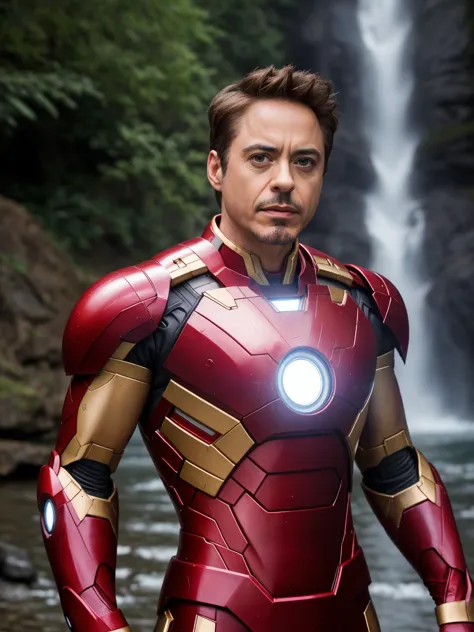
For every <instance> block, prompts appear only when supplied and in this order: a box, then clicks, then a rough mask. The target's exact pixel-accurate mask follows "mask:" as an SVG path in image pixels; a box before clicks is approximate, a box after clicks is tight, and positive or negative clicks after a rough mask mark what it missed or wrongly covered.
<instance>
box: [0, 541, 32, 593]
mask: <svg viewBox="0 0 474 632" xmlns="http://www.w3.org/2000/svg"><path fill="white" fill-rule="evenodd" d="M0 578H1V579H3V580H6V581H9V582H21V583H24V584H28V585H31V584H32V583H33V582H34V581H35V580H36V571H35V570H34V568H33V566H32V564H31V561H30V558H29V557H28V554H27V553H26V551H24V550H23V549H20V548H18V547H16V546H13V545H12V544H5V543H3V542H0Z"/></svg>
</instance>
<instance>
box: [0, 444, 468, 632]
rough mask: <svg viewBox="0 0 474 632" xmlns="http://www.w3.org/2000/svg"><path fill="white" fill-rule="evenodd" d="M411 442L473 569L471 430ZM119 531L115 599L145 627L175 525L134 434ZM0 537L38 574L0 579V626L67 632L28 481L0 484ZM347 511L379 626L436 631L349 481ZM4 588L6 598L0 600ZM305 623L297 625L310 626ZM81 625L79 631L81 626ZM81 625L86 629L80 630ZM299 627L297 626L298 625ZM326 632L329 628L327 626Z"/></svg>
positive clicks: (429, 606) (140, 630)
mask: <svg viewBox="0 0 474 632" xmlns="http://www.w3.org/2000/svg"><path fill="white" fill-rule="evenodd" d="M416 443H417V446H418V447H419V448H421V450H422V451H423V452H424V454H425V455H426V456H427V457H428V458H429V459H430V460H432V461H433V462H434V463H435V464H436V465H437V466H438V469H439V470H440V473H441V475H442V476H443V478H444V480H445V482H446V484H447V487H448V491H449V493H450V495H451V499H452V502H453V507H454V511H455V514H456V517H457V520H458V526H459V530H460V533H461V537H462V540H463V543H464V547H465V552H466V555H467V559H468V563H470V565H471V567H472V568H474V504H473V498H474V464H473V463H472V459H471V455H472V451H473V449H474V436H473V437H469V436H467V437H466V436H464V435H461V434H457V435H453V436H450V437H447V436H444V437H443V439H442V441H440V438H439V436H438V435H436V436H431V435H422V436H420V437H418V438H417V440H416ZM115 480H116V482H117V484H118V487H119V490H120V513H121V520H120V536H119V556H118V572H117V591H118V595H119V602H120V605H121V607H122V608H123V610H124V612H125V614H126V616H127V618H128V619H129V622H130V624H131V626H132V632H151V631H152V630H153V627H154V625H155V608H156V601H157V597H158V593H159V589H160V585H161V582H162V578H163V574H164V571H165V568H166V566H167V563H168V560H169V558H170V557H171V556H172V555H174V553H175V551H176V543H177V538H178V524H177V520H176V517H175V514H174V509H173V506H172V505H171V502H170V500H169V499H168V496H167V494H166V492H165V490H164V488H163V486H162V484H161V482H160V481H159V479H158V477H157V475H156V473H155V471H154V468H153V465H152V463H151V460H150V458H149V457H148V455H147V453H146V451H145V448H144V447H143V445H142V444H141V443H140V441H139V440H137V439H134V440H133V441H132V443H131V444H130V445H129V447H128V449H127V452H126V455H125V457H124V459H123V461H122V463H121V464H120V467H119V468H118V471H117V474H116V476H115ZM0 507H2V515H1V518H0V540H3V541H7V542H11V543H13V544H16V545H19V546H24V547H26V548H27V549H28V551H29V553H30V555H31V557H32V559H33V562H34V564H35V566H36V568H37V569H38V571H39V579H38V582H37V584H36V585H35V586H34V587H33V589H31V590H29V589H27V588H24V587H21V586H17V587H15V586H10V587H8V589H7V590H5V589H4V588H3V590H2V587H1V586H0V632H65V630H66V627H65V624H64V620H63V618H62V614H61V611H60V608H59V605H58V598H57V593H56V589H55V585H54V583H53V581H52V576H51V571H50V569H49V566H48V562H47V559H46V554H45V552H44V549H43V544H42V539H41V535H40V528H39V519H38V515H37V512H36V491H35V486H34V483H32V482H29V483H26V482H18V483H9V484H6V485H3V486H0ZM353 510H354V514H355V516H354V519H355V523H356V528H357V531H358V535H359V540H360V542H361V545H362V546H363V548H364V550H365V553H366V556H367V559H368V563H369V567H370V570H371V574H372V579H373V584H372V589H371V592H372V595H373V599H374V602H375V605H376V607H377V610H378V613H379V617H380V620H381V625H382V631H383V632H434V630H436V629H437V627H436V624H435V619H434V614H433V603H432V601H431V598H430V597H429V595H428V593H427V591H426V590H425V588H424V587H423V584H422V583H421V581H420V580H419V579H418V577H417V575H416V574H415V573H414V571H413V570H412V569H411V568H410V567H409V565H408V564H407V562H406V561H405V560H404V558H403V557H402V556H401V554H400V553H399V552H398V551H397V550H396V548H395V547H394V546H393V545H392V543H391V542H390V540H389V539H388V537H387V536H386V535H385V533H384V531H383V530H382V528H381V527H380V525H379V524H378V522H377V520H376V519H375V517H374V515H373V514H372V512H371V510H370V509H369V506H368V504H367V502H366V501H365V499H364V498H363V496H362V494H361V493H360V490H359V485H358V484H356V485H355V493H354V498H353ZM2 592H3V594H4V600H3V601H2V597H1V595H2ZM310 630H311V628H310V626H309V625H308V629H307V630H305V631H301V632H310ZM81 632H82V631H81ZM84 632H86V631H84ZM298 632H300V631H298ZM328 632H330V631H328Z"/></svg>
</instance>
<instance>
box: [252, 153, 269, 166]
mask: <svg viewBox="0 0 474 632" xmlns="http://www.w3.org/2000/svg"><path fill="white" fill-rule="evenodd" d="M268 159H269V158H268V156H266V155H265V154H254V155H253V156H251V157H250V160H251V161H252V162H254V163H256V164H258V165H264V164H265V161H266V160H268Z"/></svg>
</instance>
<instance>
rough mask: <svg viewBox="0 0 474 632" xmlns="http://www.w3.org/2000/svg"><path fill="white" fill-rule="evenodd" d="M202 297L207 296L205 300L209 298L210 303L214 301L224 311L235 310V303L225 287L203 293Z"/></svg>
mask: <svg viewBox="0 0 474 632" xmlns="http://www.w3.org/2000/svg"><path fill="white" fill-rule="evenodd" d="M203 296H207V298H210V299H211V301H214V302H215V303H217V304H218V305H221V307H225V308H226V309H236V308H237V301H236V300H235V298H234V297H233V296H232V294H231V293H230V292H229V290H228V289H227V288H226V287H218V288H216V289H215V290H206V291H205V292H203Z"/></svg>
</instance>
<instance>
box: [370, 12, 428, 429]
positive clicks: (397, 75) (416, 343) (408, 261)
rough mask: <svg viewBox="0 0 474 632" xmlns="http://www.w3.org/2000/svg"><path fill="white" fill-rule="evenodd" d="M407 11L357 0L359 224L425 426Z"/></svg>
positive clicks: (415, 410)
mask: <svg viewBox="0 0 474 632" xmlns="http://www.w3.org/2000/svg"><path fill="white" fill-rule="evenodd" d="M409 9H410V7H409V5H408V3H406V2H404V0H359V6H358V23H359V28H360V32H361V36H362V42H363V54H364V62H365V64H364V73H363V79H362V83H363V85H362V88H363V90H362V94H363V95H365V98H364V111H365V120H364V130H365V135H366V138H367V141H368V143H369V148H370V153H371V159H372V163H373V166H374V169H375V173H376V176H377V183H376V186H375V189H374V190H373V191H372V192H371V193H370V195H369V196H368V197H367V201H366V224H367V229H368V232H369V235H370V236H371V238H372V243H373V247H374V248H373V251H374V258H373V262H372V267H373V269H374V270H377V271H378V272H381V273H382V274H384V275H385V276H387V277H388V278H389V279H390V280H391V281H392V282H393V283H394V284H395V285H396V286H397V287H398V288H399V290H400V292H401V293H402V295H403V298H404V300H405V302H406V305H407V309H408V313H409V319H410V330H411V331H410V334H411V335H410V338H411V344H410V351H409V355H408V362H407V365H406V367H405V368H404V369H403V370H402V371H400V372H399V378H400V383H401V388H402V392H403V394H404V397H405V404H406V407H407V411H408V415H409V417H410V418H411V419H413V420H414V421H415V423H419V424H422V423H423V422H425V423H426V421H427V420H428V423H430V424H432V423H433V419H434V418H436V417H439V415H440V412H439V411H440V402H439V401H438V399H437V397H436V391H435V389H434V388H433V384H432V383H430V380H429V371H428V365H429V349H428V348H427V336H426V314H425V309H424V306H425V297H426V294H427V291H428V289H429V287H428V284H427V283H426V281H425V280H424V279H423V278H422V276H421V274H420V269H419V265H418V264H419V261H418V255H419V252H420V246H421V242H422V238H423V230H424V222H423V213H422V212H421V209H420V208H419V207H418V205H417V203H416V200H414V199H413V197H412V194H411V178H412V173H413V164H414V157H415V152H416V149H417V146H418V141H419V139H418V136H417V135H416V134H415V133H414V131H413V130H412V129H410V126H409V109H410V105H411V99H412V93H413V73H412V71H411V68H410V61H411V60H410V43H411V31H412V21H411V16H410V10H409ZM411 9H413V7H411Z"/></svg>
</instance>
